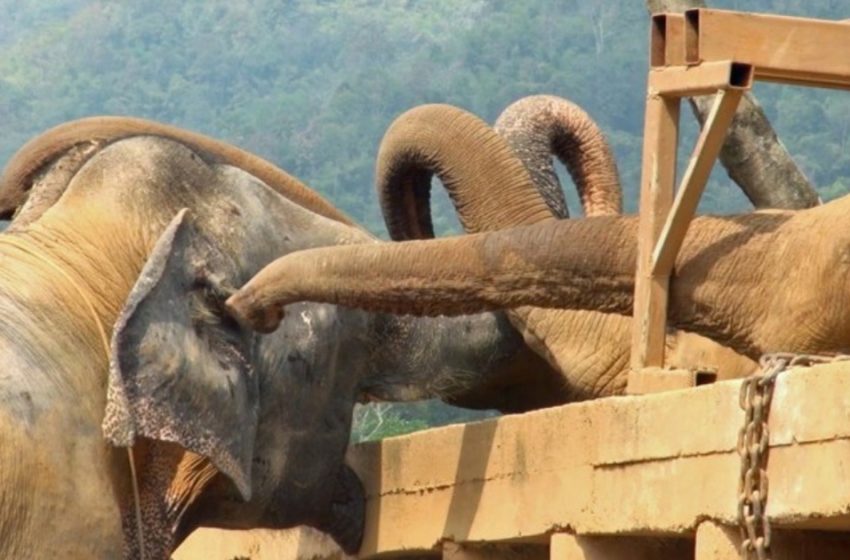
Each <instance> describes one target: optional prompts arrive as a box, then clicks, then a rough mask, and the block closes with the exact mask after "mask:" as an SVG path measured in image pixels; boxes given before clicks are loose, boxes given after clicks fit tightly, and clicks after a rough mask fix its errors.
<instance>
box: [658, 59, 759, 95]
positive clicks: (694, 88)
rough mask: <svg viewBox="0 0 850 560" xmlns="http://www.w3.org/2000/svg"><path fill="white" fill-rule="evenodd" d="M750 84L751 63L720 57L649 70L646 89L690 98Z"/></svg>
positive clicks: (751, 81)
mask: <svg viewBox="0 0 850 560" xmlns="http://www.w3.org/2000/svg"><path fill="white" fill-rule="evenodd" d="M752 85H753V67H752V66H750V65H749V64H742V63H739V62H733V61H731V60H724V61H721V62H704V63H701V64H696V65H694V66H668V67H665V68H655V69H652V70H650V72H649V86H648V89H649V93H650V95H652V94H658V95H664V96H676V97H690V96H692V95H707V94H713V93H716V92H717V91H718V90H721V89H741V90H747V89H750V88H751V87H752Z"/></svg>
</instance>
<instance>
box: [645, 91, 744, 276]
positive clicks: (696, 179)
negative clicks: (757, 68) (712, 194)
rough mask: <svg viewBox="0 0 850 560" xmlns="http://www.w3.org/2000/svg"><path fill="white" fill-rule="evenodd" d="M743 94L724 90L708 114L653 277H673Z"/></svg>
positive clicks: (658, 247)
mask: <svg viewBox="0 0 850 560" xmlns="http://www.w3.org/2000/svg"><path fill="white" fill-rule="evenodd" d="M742 95H743V91H742V90H740V89H727V90H721V91H720V92H718V93H717V96H716V97H715V100H714V105H713V106H712V107H711V111H710V112H709V114H708V118H707V119H706V121H705V125H704V126H703V128H702V132H701V133H700V135H699V138H698V139H697V143H696V146H695V147H694V152H693V155H692V156H691V160H690V162H689V163H688V168H687V170H686V171H685V174H684V176H683V177H682V185H681V187H679V191H678V192H677V193H676V200H675V201H674V202H673V208H672V210H671V211H670V213H669V214H668V216H667V220H666V222H665V224H664V229H663V230H662V232H661V236H660V238H659V240H658V243H657V244H656V246H655V250H654V252H653V255H652V274H653V275H657V276H662V275H663V276H669V274H670V271H671V270H672V269H673V263H674V262H675V260H676V255H678V254H679V248H681V246H682V241H683V240H684V239H685V233H687V231H688V226H689V225H690V223H691V219H692V218H693V217H694V214H695V213H696V209H697V204H699V199H700V197H701V196H702V192H703V190H704V189H705V185H706V183H707V182H708V176H709V174H710V173H711V168H712V166H713V165H714V161H715V160H716V159H717V155H718V154H719V153H720V148H721V147H722V146H723V139H724V138H725V137H726V131H727V130H728V128H729V125H730V124H731V122H732V119H733V118H734V117H735V111H736V110H737V109H738V102H739V101H740V100H741V96H742Z"/></svg>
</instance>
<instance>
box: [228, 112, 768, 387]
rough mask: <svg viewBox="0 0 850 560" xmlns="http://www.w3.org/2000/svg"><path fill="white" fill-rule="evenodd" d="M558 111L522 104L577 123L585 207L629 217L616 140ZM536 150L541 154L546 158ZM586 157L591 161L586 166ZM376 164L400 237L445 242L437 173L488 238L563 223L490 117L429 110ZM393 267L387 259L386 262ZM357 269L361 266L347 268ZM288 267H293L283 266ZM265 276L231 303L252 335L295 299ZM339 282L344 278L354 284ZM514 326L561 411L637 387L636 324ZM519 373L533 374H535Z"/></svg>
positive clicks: (570, 142)
mask: <svg viewBox="0 0 850 560" xmlns="http://www.w3.org/2000/svg"><path fill="white" fill-rule="evenodd" d="M531 101H537V102H538V103H537V105H541V104H542V105H543V110H538V109H536V108H535V104H534V103H532V102H531ZM556 103H557V104H560V105H564V104H565V102H563V101H556V100H554V99H553V98H551V97H543V98H537V99H536V100H535V99H532V100H524V101H523V102H522V103H521V104H520V106H521V107H522V111H524V112H526V113H528V112H532V113H533V114H526V115H524V116H522V120H524V121H526V122H529V121H537V123H538V125H537V127H536V128H538V129H540V128H541V127H543V126H544V125H545V123H546V122H551V121H552V119H550V118H548V117H547V115H551V114H561V115H569V118H566V119H559V121H558V124H557V128H558V130H559V132H558V134H557V135H556V138H558V141H557V142H555V145H561V146H566V147H569V149H567V150H564V151H563V153H561V154H560V158H561V159H562V161H564V162H566V165H567V167H568V169H570V170H572V173H573V175H574V177H576V178H577V180H576V183H577V184H578V185H584V186H583V188H582V187H580V192H583V193H585V196H583V198H584V199H585V200H591V201H595V203H591V204H587V203H586V205H587V206H588V208H587V209H586V213H587V214H589V215H591V216H593V215H597V214H602V215H605V214H610V213H612V212H616V211H618V210H619V203H620V199H619V179H618V177H617V173H616V166H615V165H614V164H613V156H611V155H610V150H609V149H608V147H607V143H606V142H605V140H604V137H603V136H602V134H601V132H600V131H599V130H598V128H597V127H596V125H595V123H593V121H592V120H591V119H590V118H589V117H588V116H587V115H586V114H585V113H584V112H583V111H581V110H580V109H577V108H574V107H570V106H566V107H563V106H562V107H556V108H555V109H552V108H551V106H552V104H556ZM535 115H536V116H535ZM518 136H521V135H518ZM537 136H538V137H544V138H547V140H546V142H547V143H550V140H548V138H550V133H546V134H539V133H537ZM563 136H566V137H567V138H562V137H563ZM525 144H526V145H528V144H529V142H527V141H526V142H525ZM544 148H545V146H544ZM529 151H536V152H538V153H539V152H540V151H541V150H540V149H531V150H529ZM578 154H580V157H581V161H576V160H577V159H578ZM538 161H539V159H538ZM542 165H543V164H540V165H538V166H537V167H538V168H540V167H542ZM376 167H377V172H376V183H377V185H378V191H379V197H380V199H381V204H382V210H383V212H384V215H385V217H386V222H387V228H388V230H389V231H390V235H391V236H392V237H393V238H394V239H411V238H417V237H431V236H433V230H432V229H431V226H430V214H429V211H428V194H429V191H428V189H429V186H430V176H431V173H432V172H436V173H437V175H438V176H439V177H440V179H441V180H442V182H443V184H444V185H446V188H447V189H448V190H449V193H450V195H451V197H452V200H453V201H454V203H455V205H456V207H457V208H458V212H459V215H460V219H461V223H462V224H463V226H464V229H466V230H467V231H471V232H480V231H486V230H488V229H494V228H504V227H510V226H517V225H519V224H522V223H526V222H530V223H534V222H535V221H538V222H541V223H545V222H549V221H554V219H553V216H552V211H551V209H550V208H549V207H547V204H546V201H547V200H551V199H553V198H554V197H552V196H549V197H543V198H541V196H539V195H538V194H537V191H538V189H539V190H540V191H542V192H544V193H545V192H547V191H550V192H551V191H552V190H553V189H555V188H556V187H554V186H553V185H552V184H551V182H548V184H547V180H546V179H544V180H542V181H541V180H538V181H537V189H535V188H532V187H531V183H532V182H533V180H532V179H529V177H528V172H527V171H526V168H525V167H524V166H523V164H522V162H521V161H519V160H518V158H516V157H515V155H514V151H513V150H511V149H510V148H509V147H508V146H507V145H506V142H505V141H504V140H503V139H502V138H500V137H499V136H498V135H497V134H495V133H494V132H493V131H492V130H491V129H490V128H489V127H488V126H487V125H486V124H485V123H483V122H482V121H480V119H477V118H476V117H474V116H472V115H470V114H468V113H466V112H465V111H462V110H459V109H457V108H454V107H450V106H445V105H428V106H422V107H419V108H416V109H413V110H411V111H409V112H407V113H405V114H404V115H402V116H401V117H399V118H398V119H397V120H396V121H395V122H394V123H393V124H392V125H391V126H390V128H389V129H388V131H387V133H386V135H385V137H384V140H383V141H382V143H381V147H380V150H379V155H378V161H377V164H376ZM577 170H578V171H577ZM540 175H542V176H544V177H545V176H547V175H546V174H540ZM588 178H589V179H590V180H588ZM600 185H601V186H602V187H601V188H599V186H600ZM611 193H614V194H611ZM588 194H589V195H591V196H587V195H588ZM546 243H547V244H548V242H546ZM403 246H407V245H403ZM371 249H372V248H368V249H366V248H364V252H363V254H364V256H366V258H367V261H364V263H365V262H372V263H373V264H374V262H373V261H371V259H370V257H368V253H369V252H370V251H371ZM400 250H402V249H401V248H400V247H382V248H381V251H400ZM296 261H297V262H300V263H302V264H303V263H307V262H311V261H309V259H307V258H306V255H291V256H290V258H289V259H288V260H287V259H286V258H285V259H284V260H283V261H281V262H282V263H295V262H296ZM322 262H324V261H322ZM391 262H392V261H387V263H386V264H390V263H391ZM317 264H318V263H317ZM287 266H289V265H287ZM299 266H300V265H299ZM323 266H324V265H323ZM327 266H328V267H329V268H328V270H331V269H337V270H340V271H342V270H348V271H349V272H350V273H351V276H350V277H351V278H352V279H354V278H359V274H361V272H362V271H361V269H360V268H359V265H357V264H356V263H354V262H352V261H351V260H348V261H347V262H346V264H343V261H340V262H336V263H327ZM349 266H350V269H349V268H347V267H349ZM279 270H284V271H285V270H287V269H286V268H285V267H281V268H280V269H279ZM381 270H382V269H381V268H380V267H378V268H376V269H375V270H373V271H372V273H370V277H372V278H375V277H376V276H377V275H378V274H379V273H380V271H381ZM440 270H441V267H440V266H438V265H434V274H439V271H440ZM263 278H264V280H265V282H264V281H261V279H259V278H258V279H255V280H252V282H251V283H250V284H249V286H248V287H246V289H245V290H242V291H241V292H240V295H239V296H237V297H234V298H232V299H231V301H230V304H232V305H233V307H232V308H231V311H232V312H233V313H234V316H235V317H237V318H238V319H239V320H241V321H242V322H243V323H244V324H246V325H248V326H251V327H253V328H259V329H261V330H271V329H273V328H274V326H275V320H276V313H277V311H276V309H277V308H278V305H277V304H274V303H273V302H274V301H276V300H277V298H279V297H283V298H285V299H284V300H278V301H279V302H282V301H290V297H292V296H294V294H288V293H275V290H274V289H273V287H272V286H273V284H272V280H271V278H272V276H271V275H270V274H269V273H265V276H264V277H263ZM306 278H309V279H310V280H309V283H310V285H309V286H306V285H305V286H301V285H300V283H299V282H297V281H296V280H294V279H293V280H289V279H287V281H286V286H287V290H288V289H289V288H290V287H292V288H295V287H297V292H296V293H297V294H298V298H301V297H304V298H306V299H312V298H315V297H318V298H320V299H322V300H323V299H324V298H325V297H329V296H330V297H338V298H344V300H345V304H346V305H355V306H359V305H363V303H362V302H361V301H360V300H359V298H358V297H356V295H354V294H353V293H352V294H346V290H351V291H352V292H354V291H359V290H360V289H361V286H360V285H359V282H354V281H352V284H351V285H350V286H348V287H347V288H346V289H341V290H340V291H339V293H337V294H329V293H328V292H330V291H332V290H333V289H334V288H333V286H336V282H334V281H333V280H332V279H331V278H328V277H327V276H326V275H325V274H324V273H321V274H316V275H315V276H306V277H305V279H306ZM337 278H338V279H339V280H340V281H342V279H343V278H345V277H344V276H339V277H337ZM446 280H447V279H446ZM545 282H546V281H542V282H541V288H540V289H543V286H544V285H545ZM305 283H306V280H305ZM409 287H410V289H411V290H412V291H416V290H419V289H420V288H422V289H424V287H420V286H419V285H418V284H417V283H411V285H410V286H409ZM382 288H383V283H382V282H380V281H379V282H377V283H376V284H374V285H373V286H372V288H368V289H369V291H370V292H371V293H370V294H369V295H368V296H367V298H368V299H370V303H369V305H372V304H373V302H374V301H377V300H379V299H381V298H382V297H383V298H384V299H385V300H386V301H387V302H389V301H390V300H392V301H394V302H395V303H396V304H397V305H398V307H397V308H388V309H387V310H396V311H399V312H407V308H406V306H405V304H403V303H401V302H402V301H404V300H405V299H406V294H405V293H403V292H400V293H393V292H387V293H384V294H381V293H379V292H380V290H382ZM362 289H364V290H365V289H367V288H365V287H363V288H362ZM411 293H412V292H411ZM340 301H341V300H340ZM504 307H506V308H510V307H512V306H504ZM509 317H510V318H511V321H512V323H513V324H514V325H515V326H516V327H517V328H518V329H519V330H520V332H522V333H523V335H524V337H525V339H526V341H527V342H528V344H529V346H531V347H532V348H533V349H535V350H536V351H537V352H538V353H539V354H540V355H541V356H543V357H545V358H546V359H547V361H548V362H549V364H550V365H551V366H552V367H553V368H554V369H555V370H556V371H557V372H559V374H560V377H561V380H562V381H561V386H560V387H559V390H558V391H557V392H555V393H552V392H551V391H550V390H548V388H543V387H541V388H540V393H544V392H545V393H546V394H548V395H550V396H552V397H554V398H555V399H556V400H557V404H562V403H564V402H570V401H575V400H583V399H587V398H592V397H598V396H605V395H611V394H620V393H622V392H623V391H624V390H625V384H626V378H627V372H628V367H629V351H630V344H631V319H630V318H628V317H626V316H624V315H621V314H617V313H601V312H596V311H587V310H580V311H575V310H553V309H535V308H529V307H520V308H517V309H511V310H510V311H509ZM667 347H668V348H667V350H668V351H667V354H668V358H669V359H668V364H669V365H671V366H673V367H685V368H689V369H701V368H712V369H716V370H717V374H718V377H720V378H729V377H740V376H743V375H747V374H748V373H751V372H752V371H754V370H755V369H756V367H757V366H756V363H755V362H754V361H753V360H752V359H750V358H749V357H746V356H742V355H740V354H739V353H736V352H733V351H731V350H730V349H729V348H726V347H724V346H722V345H720V344H718V343H717V342H715V341H712V340H710V339H707V338H705V337H701V336H698V335H696V334H694V333H690V332H685V331H672V332H670V333H669V335H668V337H667ZM516 374H517V375H519V376H521V375H523V372H516ZM526 384H527V385H533V381H532V380H526ZM510 385H511V386H518V385H522V379H516V380H514V381H513V382H512V383H511V384H510ZM526 391H528V392H532V391H533V389H532V388H527V389H526ZM530 402H532V403H533V401H530Z"/></svg>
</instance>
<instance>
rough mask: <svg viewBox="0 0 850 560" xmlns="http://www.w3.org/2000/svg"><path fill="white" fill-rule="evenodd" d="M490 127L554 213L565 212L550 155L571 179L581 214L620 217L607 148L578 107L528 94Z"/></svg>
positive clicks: (616, 184) (562, 214) (616, 181)
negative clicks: (503, 141) (525, 170)
mask: <svg viewBox="0 0 850 560" xmlns="http://www.w3.org/2000/svg"><path fill="white" fill-rule="evenodd" d="M494 128H495V130H496V132H497V133H499V134H500V135H501V136H502V137H503V138H505V140H506V141H507V142H508V144H509V145H510V146H511V148H512V149H513V150H514V152H515V153H516V154H517V155H518V156H519V158H520V159H521V160H523V161H524V162H525V165H526V167H527V168H528V170H529V172H530V173H531V175H532V177H533V179H534V182H535V184H536V185H537V188H538V191H539V192H540V194H541V195H542V196H543V198H544V199H546V203H547V204H548V205H549V207H550V208H552V210H553V212H554V213H555V215H557V216H558V217H561V218H566V217H568V215H569V214H568V212H567V206H566V202H565V200H564V193H563V190H562V189H561V186H560V182H559V181H558V177H557V175H556V174H555V169H554V167H553V166H552V154H554V155H555V156H557V157H558V159H559V160H560V161H561V163H562V164H563V165H564V167H566V169H567V172H569V174H570V177H572V179H573V182H574V183H575V186H576V189H577V190H578V194H579V198H580V199H581V203H582V207H583V209H584V212H585V215H587V216H603V215H614V214H619V213H621V211H622V206H623V197H622V192H621V187H620V179H619V173H618V172H617V164H616V161H615V159H614V155H613V153H612V151H611V147H610V146H609V145H608V142H607V141H606V140H605V136H604V135H603V133H602V131H601V130H600V129H599V126H597V124H596V123H595V122H594V121H593V119H592V118H591V117H590V116H589V115H588V114H587V113H586V112H585V111H584V110H583V109H582V108H581V107H579V106H578V105H576V104H575V103H572V102H570V101H568V100H566V99H563V98H560V97H556V96H552V95H532V96H529V97H524V98H522V99H520V100H519V101H516V102H514V103H512V104H511V105H509V106H508V107H507V108H506V109H505V110H504V111H503V112H502V114H501V115H500V116H499V118H498V119H497V120H496V124H495V125H494Z"/></svg>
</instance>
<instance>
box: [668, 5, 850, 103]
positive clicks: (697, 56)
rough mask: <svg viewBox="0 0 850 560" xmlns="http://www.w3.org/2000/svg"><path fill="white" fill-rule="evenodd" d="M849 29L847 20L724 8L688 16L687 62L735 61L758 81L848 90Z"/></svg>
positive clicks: (849, 85)
mask: <svg viewBox="0 0 850 560" xmlns="http://www.w3.org/2000/svg"><path fill="white" fill-rule="evenodd" d="M848 49H850V26H849V25H847V24H846V23H844V22H839V21H827V20H818V19H811V18H797V17H787V16H776V15H767V14H750V13H742V12H731V11H726V10H711V9H704V8H700V9H694V10H688V11H686V12H685V57H686V62H687V63H688V64H697V63H700V62H714V61H721V60H735V61H739V62H745V63H749V64H752V65H753V66H754V67H755V77H756V79H758V80H767V81H775V82H781V83H791V84H799V85H809V86H823V87H842V88H844V87H850V56H847V52H848Z"/></svg>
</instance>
